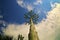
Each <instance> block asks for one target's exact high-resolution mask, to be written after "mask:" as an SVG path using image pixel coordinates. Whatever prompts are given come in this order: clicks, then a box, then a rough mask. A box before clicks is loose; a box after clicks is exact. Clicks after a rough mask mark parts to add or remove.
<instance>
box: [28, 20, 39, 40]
mask: <svg viewBox="0 0 60 40" xmlns="http://www.w3.org/2000/svg"><path fill="white" fill-rule="evenodd" d="M28 39H29V40H39V38H38V35H37V32H36V29H35V26H34V24H33V21H32V19H30V30H29V34H28Z"/></svg>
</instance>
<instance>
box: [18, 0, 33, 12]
mask: <svg viewBox="0 0 60 40" xmlns="http://www.w3.org/2000/svg"><path fill="white" fill-rule="evenodd" d="M17 3H18V4H19V5H20V6H21V7H23V8H25V9H27V10H28V11H31V10H33V9H34V7H33V6H32V5H31V4H29V3H27V2H26V3H25V2H23V0H17Z"/></svg>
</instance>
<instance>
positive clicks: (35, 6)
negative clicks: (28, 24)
mask: <svg viewBox="0 0 60 40" xmlns="http://www.w3.org/2000/svg"><path fill="white" fill-rule="evenodd" d="M55 3H60V0H1V4H2V6H1V8H3V11H4V13H3V16H4V20H5V21H6V22H8V23H17V24H22V23H24V22H25V19H24V13H27V12H29V11H30V10H34V12H35V13H37V14H39V16H40V17H39V18H40V19H39V20H40V21H41V20H42V19H43V18H46V15H47V12H48V11H50V10H51V9H53V7H54V6H55Z"/></svg>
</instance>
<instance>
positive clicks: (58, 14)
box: [3, 3, 60, 40]
mask: <svg viewBox="0 0 60 40" xmlns="http://www.w3.org/2000/svg"><path fill="white" fill-rule="evenodd" d="M35 27H36V31H37V32H38V36H39V39H40V40H55V33H56V30H57V29H58V28H60V4H58V3H57V4H56V7H55V8H54V9H52V10H51V11H49V12H48V15H47V19H43V20H42V21H41V22H40V23H38V24H37V25H35ZM3 32H4V34H5V35H10V36H14V37H16V36H17V35H18V34H22V35H23V36H24V37H25V39H24V40H28V33H29V25H25V24H22V25H17V24H9V25H8V27H7V28H6V29H3Z"/></svg>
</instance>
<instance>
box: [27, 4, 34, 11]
mask: <svg viewBox="0 0 60 40" xmlns="http://www.w3.org/2000/svg"><path fill="white" fill-rule="evenodd" d="M26 8H27V9H28V11H31V10H33V9H34V8H33V6H32V5H27V7H26Z"/></svg>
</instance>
